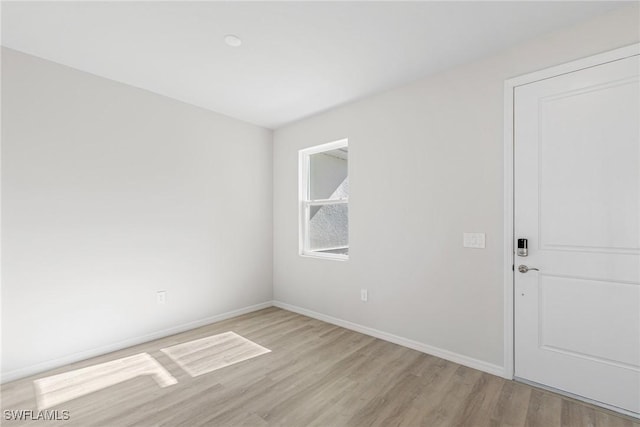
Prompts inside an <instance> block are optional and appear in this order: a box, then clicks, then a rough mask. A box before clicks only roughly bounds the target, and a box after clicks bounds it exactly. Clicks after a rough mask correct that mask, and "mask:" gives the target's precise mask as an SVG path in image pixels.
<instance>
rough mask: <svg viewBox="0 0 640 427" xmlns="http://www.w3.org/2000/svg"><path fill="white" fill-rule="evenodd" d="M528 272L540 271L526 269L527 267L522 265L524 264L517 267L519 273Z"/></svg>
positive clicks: (531, 268) (530, 268)
mask: <svg viewBox="0 0 640 427" xmlns="http://www.w3.org/2000/svg"><path fill="white" fill-rule="evenodd" d="M529 270H535V271H540V270H538V269H537V268H534V267H527V266H526V265H524V264H520V265H519V266H518V271H519V272H520V273H526V272H527V271H529Z"/></svg>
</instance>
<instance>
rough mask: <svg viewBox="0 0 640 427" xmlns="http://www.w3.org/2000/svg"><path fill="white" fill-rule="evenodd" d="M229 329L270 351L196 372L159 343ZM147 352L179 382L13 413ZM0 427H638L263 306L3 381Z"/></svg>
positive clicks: (148, 381)
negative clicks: (48, 383)
mask: <svg viewBox="0 0 640 427" xmlns="http://www.w3.org/2000/svg"><path fill="white" fill-rule="evenodd" d="M227 331H233V332H235V333H236V334H239V335H241V336H242V337H245V338H247V339H249V340H251V341H253V342H255V343H257V344H259V345H261V346H264V347H266V348H267V349H270V350H271V352H269V353H266V354H262V355H259V356H256V357H254V358H251V359H248V360H244V361H242V362H240V363H236V364H234V365H231V366H227V367H224V368H222V369H218V370H215V371H213V372H209V373H207V374H203V375H199V376H196V377H191V376H190V375H189V374H187V373H186V372H185V371H184V370H182V369H181V368H180V367H179V366H178V365H176V364H175V363H174V362H173V361H172V360H171V358H169V357H168V356H167V355H166V354H165V353H163V352H162V351H160V350H161V349H163V348H166V347H169V346H173V345H176V344H181V343H185V342H188V341H191V340H196V339H200V338H204V337H208V336H211V335H215V334H220V333H223V332H227ZM139 353H148V354H149V355H151V356H152V357H153V358H155V359H156V360H157V361H158V362H159V363H160V364H161V365H162V366H163V367H164V368H165V369H166V370H167V371H168V372H169V373H170V374H171V375H172V376H173V377H175V379H176V380H177V383H176V384H175V385H170V386H167V387H164V388H161V387H160V386H159V385H158V384H157V383H156V381H154V380H153V379H152V378H151V377H150V376H140V377H137V378H133V379H129V380H127V381H124V382H122V383H120V384H116V385H112V386H110V387H107V388H105V389H102V390H99V391H95V392H92V393H90V394H87V395H85V396H81V397H78V398H76V399H73V400H70V401H68V402H66V403H61V404H59V405H57V406H55V407H52V408H49V410H55V409H58V410H68V411H69V415H70V419H69V420H68V421H64V422H63V421H48V422H43V421H31V422H17V421H7V420H6V419H5V412H4V411H5V410H14V409H26V410H33V411H37V407H36V395H35V389H34V385H33V382H34V380H37V379H40V378H44V377H47V376H51V375H55V374H60V373H63V372H68V371H71V370H74V369H79V368H84V367H88V366H92V365H95V364H100V363H105V362H109V361H113V360H115V359H118V358H123V357H127V356H132V355H135V354H139ZM1 392H2V410H3V417H2V425H3V426H14V425H15V426H18V425H41V426H42V425H77V426H129V425H136V426H137V425H144V426H147V425H148V426H198V425H209V426H384V427H387V426H430V427H431V426H433V427H436V426H473V427H475V426H541V427H553V426H607V427H623V426H624V427H640V423H638V422H634V421H632V420H631V419H630V418H627V417H622V416H618V415H615V414H613V413H611V412H609V411H606V410H603V409H599V408H596V407H593V406H591V405H587V404H584V403H581V402H578V401H575V400H572V399H568V398H565V397H562V396H559V395H557V394H554V393H550V392H547V391H543V390H539V389H536V388H533V387H530V386H528V385H524V384H519V383H516V382H513V381H507V380H504V379H502V378H499V377H496V376H493V375H490V374H486V373H483V372H480V371H477V370H475V369H471V368H467V367H464V366H461V365H458V364H455V363H452V362H448V361H445V360H442V359H439V358H437V357H433V356H429V355H426V354H423V353H420V352H418V351H415V350H410V349H408V348H405V347H401V346H398V345H395V344H391V343H388V342H385V341H382V340H379V339H376V338H372V337H369V336H367V335H363V334H360V333H357V332H353V331H349V330H347V329H344V328H340V327H337V326H334V325H331V324H328V323H324V322H321V321H318V320H315V319H311V318H308V317H305V316H301V315H298V314H295V313H291V312H289V311H285V310H281V309H278V308H268V309H265V310H261V311H258V312H254V313H250V314H247V315H244V316H240V317H237V318H234V319H229V320H226V321H223V322H219V323H215V324H212V325H207V326H204V327H201V328H198V329H194V330H192V331H188V332H185V333H181V334H178V335H173V336H171V337H167V338H163V339H160V340H156V341H152V342H149V343H146V344H142V345H138V346H135V347H131V348H127V349H125V350H121V351H118V352H114V353H110V354H108V355H105V356H101V357H97V358H93V359H90V360H86V361H83V362H79V363H74V364H72V365H68V366H65V367H63V368H59V369H55V370H52V371H49V372H45V373H42V374H39V375H35V376H33V377H29V378H25V379H21V380H18V381H14V382H11V383H7V384H4V385H3V386H2V387H1Z"/></svg>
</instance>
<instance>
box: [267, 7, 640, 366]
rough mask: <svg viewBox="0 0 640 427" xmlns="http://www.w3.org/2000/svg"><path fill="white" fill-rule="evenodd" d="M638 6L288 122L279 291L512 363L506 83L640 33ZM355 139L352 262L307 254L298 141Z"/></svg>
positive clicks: (479, 357)
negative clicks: (480, 237) (479, 237)
mask: <svg viewBox="0 0 640 427" xmlns="http://www.w3.org/2000/svg"><path fill="white" fill-rule="evenodd" d="M638 17H639V14H638V7H637V4H636V5H633V6H629V7H627V8H626V9H622V10H618V11H615V12H613V13H611V14H608V15H604V16H602V17H599V18H597V19H595V20H592V21H590V22H588V23H584V24H581V25H579V26H577V27H573V28H569V29H566V30H563V31H561V32H556V33H553V34H550V35H547V36H545V37H543V38H539V39H537V40H534V41H530V42H528V43H526V44H523V45H520V46H518V47H516V48H513V49H510V50H508V51H505V52H502V53H500V54H498V55H496V56H492V57H489V58H486V59H483V60H481V61H477V62H474V63H470V64H466V65H462V66H460V67H457V68H455V69H453V70H450V71H448V72H445V73H442V74H439V75H435V76H431V77H427V78H424V79H422V80H420V81H417V82H415V83H413V84H410V85H408V86H404V87H401V88H398V89H395V90H392V91H389V92H386V93H383V94H380V95H378V96H374V97H371V98H368V99H365V100H362V101H360V102H356V103H353V104H350V105H346V106H343V107H341V108H336V109H334V110H331V111H329V112H326V113H323V114H320V115H317V116H314V117H311V118H309V119H306V120H303V121H300V122H298V123H295V124H293V125H290V126H287V127H285V128H281V129H278V130H277V131H276V132H275V134H274V214H275V217H274V218H275V222H274V231H275V234H274V298H275V300H277V301H280V302H284V303H286V304H291V305H293V306H297V307H300V308H303V309H307V310H312V311H315V312H317V313H320V314H322V315H328V316H333V317H335V318H338V319H343V320H346V321H349V322H353V323H355V324H358V325H363V326H365V327H368V328H373V329H377V330H379V331H382V332H385V333H387V334H394V335H396V336H399V337H403V338H407V339H409V340H413V341H416V342H418V343H422V344H425V345H426V346H431V347H435V348H436V349H443V350H445V351H448V352H452V353H454V354H456V355H461V356H463V357H467V358H470V359H469V360H471V361H472V362H473V363H475V362H476V361H479V362H480V364H482V363H484V366H485V367H486V366H492V367H495V368H497V370H499V369H500V367H501V366H502V365H503V281H502V278H503V275H502V241H503V176H502V174H503V99H504V98H503V97H504V81H505V79H508V78H510V77H514V76H518V75H521V74H525V73H528V72H532V71H535V70H538V69H542V68H547V67H550V66H553V65H557V64H560V63H563V62H567V61H571V60H573V59H578V58H581V57H584V56H588V55H592V54H596V53H599V52H602V51H606V50H610V49H613V48H617V47H621V46H625V45H628V44H631V43H634V42H637V41H638V40H639V39H640V35H639V31H638V28H639V24H640V22H639V20H638V19H639V18H638ZM425 54H427V53H425ZM342 138H349V162H350V165H349V167H350V177H349V179H350V206H349V208H350V221H349V222H350V253H349V261H348V262H337V261H329V260H320V259H313V258H303V257H300V256H298V253H297V244H298V237H297V231H298V229H297V224H298V222H297V215H298V214H297V209H298V208H297V194H298V193H297V185H298V176H297V173H298V168H297V160H298V157H297V152H298V150H299V149H302V148H306V147H309V146H313V145H317V144H321V143H325V142H330V141H334V140H337V139H342ZM463 232H485V233H487V247H486V249H484V250H478V249H465V248H463V247H462V233H463ZM360 288H368V290H369V302H368V303H362V302H360V300H359V290H360Z"/></svg>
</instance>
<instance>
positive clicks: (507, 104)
mask: <svg viewBox="0 0 640 427" xmlns="http://www.w3.org/2000/svg"><path fill="white" fill-rule="evenodd" d="M635 55H640V43H636V44H632V45H629V46H625V47H621V48H619V49H614V50H611V51H608V52H604V53H599V54H597V55H593V56H589V57H586V58H582V59H578V60H575V61H571V62H568V63H565V64H561V65H557V66H555V67H551V68H547V69H544V70H539V71H535V72H533V73H529V74H525V75H522V76H518V77H514V78H511V79H508V80H506V81H505V83H504V242H503V273H504V275H503V280H504V372H503V374H502V376H504V377H505V378H508V379H513V378H514V368H515V363H514V348H513V344H514V336H513V334H514V327H513V322H514V312H513V310H514V303H513V278H514V276H513V274H514V272H513V262H514V261H513V256H514V251H513V242H514V238H515V236H514V235H513V234H514V218H513V215H514V209H513V201H514V188H513V178H514V172H515V171H514V161H513V160H514V159H513V144H514V140H513V119H514V117H513V108H514V105H513V103H514V91H515V88H516V87H518V86H522V85H526V84H530V83H533V82H536V81H540V80H544V79H548V78H551V77H555V76H559V75H562V74H567V73H572V72H575V71H579V70H583V69H585V68H589V67H594V66H597V65H601V64H605V63H607V62H613V61H618V60H621V59H624V58H628V57H630V56H635Z"/></svg>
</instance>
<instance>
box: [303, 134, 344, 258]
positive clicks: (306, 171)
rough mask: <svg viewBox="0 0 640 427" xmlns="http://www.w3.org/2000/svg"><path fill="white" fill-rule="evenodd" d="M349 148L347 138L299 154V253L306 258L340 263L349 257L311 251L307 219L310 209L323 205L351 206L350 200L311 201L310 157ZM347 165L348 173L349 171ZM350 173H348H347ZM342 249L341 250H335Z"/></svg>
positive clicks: (304, 150)
mask: <svg viewBox="0 0 640 427" xmlns="http://www.w3.org/2000/svg"><path fill="white" fill-rule="evenodd" d="M345 147H349V140H348V139H347V138H345V139H340V140H338V141H333V142H329V143H326V144H321V145H316V146H313V147H310V148H305V149H303V150H300V151H299V152H298V166H299V173H298V189H299V197H298V209H299V215H298V218H299V233H298V236H299V253H300V255H301V256H304V257H313V258H324V259H333V260H338V261H347V260H348V259H349V255H345V254H330V253H320V252H316V251H312V250H310V249H309V226H308V221H307V218H308V217H309V209H311V207H312V206H322V205H337V204H346V205H348V204H349V198H348V197H347V198H343V199H322V200H311V199H310V181H311V180H310V176H311V175H310V172H311V168H310V157H311V155H312V154H318V153H323V152H325V151H331V150H336V149H339V148H345ZM348 168H349V166H348V163H347V171H348ZM347 173H348V172H347ZM335 249H340V248H335Z"/></svg>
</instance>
